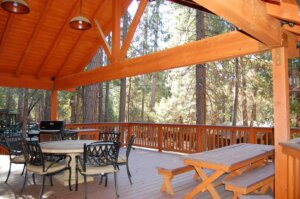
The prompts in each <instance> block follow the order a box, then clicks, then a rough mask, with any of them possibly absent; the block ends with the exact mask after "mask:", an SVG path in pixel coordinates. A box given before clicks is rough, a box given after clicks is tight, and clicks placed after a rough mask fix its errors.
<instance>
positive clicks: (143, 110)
mask: <svg viewBox="0 0 300 199" xmlns="http://www.w3.org/2000/svg"><path fill="white" fill-rule="evenodd" d="M142 78H143V88H142V108H141V121H142V122H143V121H144V112H145V95H146V78H145V75H142Z"/></svg>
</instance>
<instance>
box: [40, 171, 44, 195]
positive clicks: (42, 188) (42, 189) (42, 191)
mask: <svg viewBox="0 0 300 199" xmlns="http://www.w3.org/2000/svg"><path fill="white" fill-rule="evenodd" d="M44 187H45V176H44V175H43V184H42V187H41V193H40V199H42V197H43V193H44Z"/></svg>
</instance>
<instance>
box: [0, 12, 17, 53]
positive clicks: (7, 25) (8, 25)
mask: <svg viewBox="0 0 300 199" xmlns="http://www.w3.org/2000/svg"><path fill="white" fill-rule="evenodd" d="M14 18H15V15H14V14H11V13H8V15H7V19H6V23H5V27H4V29H3V32H2V34H1V38H0V54H1V53H2V51H3V50H4V47H5V44H6V42H7V37H8V34H9V32H10V31H11V25H12V24H13V21H14Z"/></svg>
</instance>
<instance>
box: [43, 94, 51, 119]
mask: <svg viewBox="0 0 300 199" xmlns="http://www.w3.org/2000/svg"><path fill="white" fill-rule="evenodd" d="M50 119H51V92H50V91H46V95H45V115H44V120H50Z"/></svg>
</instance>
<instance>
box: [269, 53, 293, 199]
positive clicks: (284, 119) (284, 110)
mask: <svg viewBox="0 0 300 199" xmlns="http://www.w3.org/2000/svg"><path fill="white" fill-rule="evenodd" d="M272 61H273V69H272V71H273V97H274V140H275V143H274V144H275V198H280V199H286V198H287V185H288V182H287V169H288V168H287V163H288V160H287V156H286V155H284V154H283V153H282V148H281V146H279V142H286V141H288V140H289V139H290V104H289V82H288V49H287V48H286V47H280V48H275V49H273V50H272Z"/></svg>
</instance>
